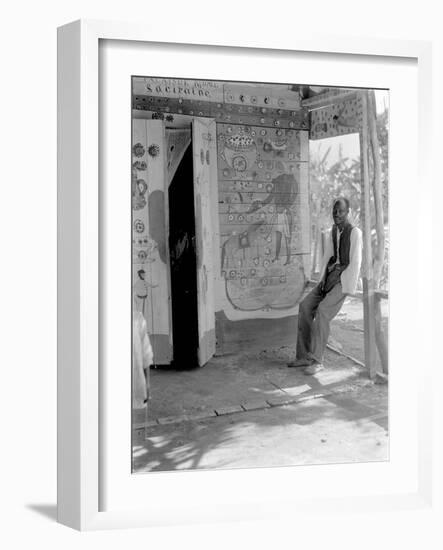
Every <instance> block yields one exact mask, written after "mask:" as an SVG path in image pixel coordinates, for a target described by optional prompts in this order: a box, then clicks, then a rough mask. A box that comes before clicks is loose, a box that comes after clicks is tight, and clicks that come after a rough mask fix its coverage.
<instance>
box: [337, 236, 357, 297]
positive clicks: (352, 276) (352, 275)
mask: <svg viewBox="0 0 443 550" xmlns="http://www.w3.org/2000/svg"><path fill="white" fill-rule="evenodd" d="M361 258H362V233H361V230H360V229H359V228H358V227H354V228H353V229H352V231H351V247H350V250H349V265H348V267H347V268H346V269H345V270H344V271H343V273H342V274H341V286H342V291H343V292H344V294H355V291H356V290H357V283H358V276H359V274H360V267H361Z"/></svg>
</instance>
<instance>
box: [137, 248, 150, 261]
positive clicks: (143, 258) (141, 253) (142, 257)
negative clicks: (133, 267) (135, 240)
mask: <svg viewBox="0 0 443 550" xmlns="http://www.w3.org/2000/svg"><path fill="white" fill-rule="evenodd" d="M137 256H138V259H139V260H140V262H144V261H146V258H147V257H148V254H147V252H146V250H139V252H138V254H137Z"/></svg>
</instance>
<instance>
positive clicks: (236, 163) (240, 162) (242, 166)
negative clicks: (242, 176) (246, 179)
mask: <svg viewBox="0 0 443 550" xmlns="http://www.w3.org/2000/svg"><path fill="white" fill-rule="evenodd" d="M247 166H248V164H247V162H246V159H245V157H243V156H241V155H239V156H237V157H234V158H233V159H232V167H233V168H234V170H236V171H237V172H244V171H245V170H246V168H247Z"/></svg>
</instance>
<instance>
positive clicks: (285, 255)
mask: <svg viewBox="0 0 443 550" xmlns="http://www.w3.org/2000/svg"><path fill="white" fill-rule="evenodd" d="M306 134H307V132H302V131H296V130H291V129H275V128H262V127H254V126H240V125H227V124H218V125H217V148H218V182H219V218H220V241H221V242H220V245H221V264H220V265H221V275H222V277H223V279H224V281H225V291H226V295H227V298H228V300H229V302H230V303H231V305H232V306H233V307H234V308H235V309H238V310H243V311H258V310H262V311H269V310H279V309H289V308H291V307H293V306H295V305H296V304H297V303H298V300H299V298H300V296H301V294H302V292H303V289H304V284H305V275H304V269H303V257H304V255H306V254H309V246H308V243H307V238H306V236H307V235H308V231H307V227H305V225H306V221H307V218H306V215H305V216H303V215H302V210H303V209H305V210H306V211H307V210H308V188H307V177H306V176H307V165H306V161H307V135H306Z"/></svg>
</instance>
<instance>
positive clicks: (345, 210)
mask: <svg viewBox="0 0 443 550" xmlns="http://www.w3.org/2000/svg"><path fill="white" fill-rule="evenodd" d="M348 216H349V199H347V198H346V197H338V198H337V199H335V201H334V205H333V207H332V217H333V219H334V223H335V225H336V226H337V227H338V228H342V227H343V226H344V224H345V223H346V222H347V221H348Z"/></svg>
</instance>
